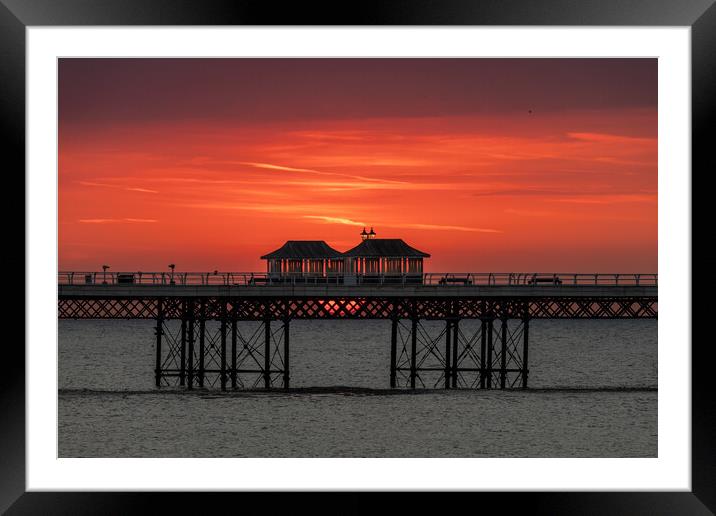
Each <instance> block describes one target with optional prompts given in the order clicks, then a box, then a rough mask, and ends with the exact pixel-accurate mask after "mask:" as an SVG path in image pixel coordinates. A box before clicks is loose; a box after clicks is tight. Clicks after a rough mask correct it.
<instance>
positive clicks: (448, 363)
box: [445, 319, 453, 389]
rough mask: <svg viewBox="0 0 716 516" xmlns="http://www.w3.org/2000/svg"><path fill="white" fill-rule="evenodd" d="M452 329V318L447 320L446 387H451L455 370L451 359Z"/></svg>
mask: <svg viewBox="0 0 716 516" xmlns="http://www.w3.org/2000/svg"><path fill="white" fill-rule="evenodd" d="M451 330H452V322H451V321H450V319H447V320H446V321H445V388H446V389H449V388H450V374H451V371H452V370H453V368H452V362H451V360H450V347H451V346H452V341H451V340H450V331H451Z"/></svg>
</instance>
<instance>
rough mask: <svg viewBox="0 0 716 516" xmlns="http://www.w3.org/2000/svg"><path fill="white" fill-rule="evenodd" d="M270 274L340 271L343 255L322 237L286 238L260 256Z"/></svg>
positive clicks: (311, 274) (314, 274)
mask: <svg viewBox="0 0 716 516" xmlns="http://www.w3.org/2000/svg"><path fill="white" fill-rule="evenodd" d="M261 259H262V260H266V272H267V273H268V275H269V278H282V277H288V278H294V277H326V276H337V275H341V274H342V273H343V255H342V254H341V253H340V252H339V251H336V250H335V249H333V248H332V247H331V246H329V245H328V244H327V243H325V242H324V241H323V240H289V241H287V242H286V243H285V244H283V245H282V246H281V247H280V248H278V249H276V250H275V251H273V252H271V253H268V254H265V255H263V256H262V257H261Z"/></svg>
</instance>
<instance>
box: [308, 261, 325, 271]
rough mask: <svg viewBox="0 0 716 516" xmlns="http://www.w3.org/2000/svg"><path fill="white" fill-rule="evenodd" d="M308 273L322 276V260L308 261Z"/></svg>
mask: <svg viewBox="0 0 716 516" xmlns="http://www.w3.org/2000/svg"><path fill="white" fill-rule="evenodd" d="M308 272H309V273H311V274H323V260H308Z"/></svg>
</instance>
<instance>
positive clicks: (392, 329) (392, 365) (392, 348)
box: [390, 318, 398, 389]
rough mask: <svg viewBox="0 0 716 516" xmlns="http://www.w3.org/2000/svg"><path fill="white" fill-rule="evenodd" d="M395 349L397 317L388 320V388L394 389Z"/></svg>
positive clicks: (395, 370) (395, 378)
mask: <svg viewBox="0 0 716 516" xmlns="http://www.w3.org/2000/svg"><path fill="white" fill-rule="evenodd" d="M397 350H398V319H396V318H393V319H391V321H390V388H391V389H395V386H396V385H397V383H396V380H397V369H396V368H397V365H396V360H397V358H398V357H397Z"/></svg>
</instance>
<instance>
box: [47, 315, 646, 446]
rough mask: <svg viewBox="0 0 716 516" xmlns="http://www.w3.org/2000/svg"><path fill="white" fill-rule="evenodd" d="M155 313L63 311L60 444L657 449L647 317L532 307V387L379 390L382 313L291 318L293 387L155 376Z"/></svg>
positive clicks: (385, 361) (385, 326)
mask: <svg viewBox="0 0 716 516" xmlns="http://www.w3.org/2000/svg"><path fill="white" fill-rule="evenodd" d="M154 345H155V338H154V322H153V321H138V320H133V321H125V320H121V321H120V320H101V321H100V320H97V321H94V320H78V321H73V320H60V321H59V339H58V346H59V362H58V382H59V390H58V402H59V403H58V445H59V456H60V457H423V458H433V457H656V456H657V453H658V446H657V443H658V436H657V399H658V391H657V321H656V320H533V321H531V322H530V350H529V369H530V375H529V388H528V389H526V390H523V389H513V390H504V391H503V390H479V389H459V390H444V389H440V388H433V385H428V386H427V388H422V389H418V390H415V391H410V390H407V389H398V390H391V389H389V362H390V322H389V321H381V320H346V321H324V320H310V321H293V322H292V323H291V356H290V359H291V388H292V389H291V390H289V391H288V392H284V391H281V390H276V391H272V392H255V391H251V392H247V391H234V392H227V393H222V392H220V391H218V390H217V389H204V390H194V391H186V390H183V389H179V388H173V387H162V388H160V389H157V388H156V387H155V386H154V372H153V369H154V355H155V348H154Z"/></svg>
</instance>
